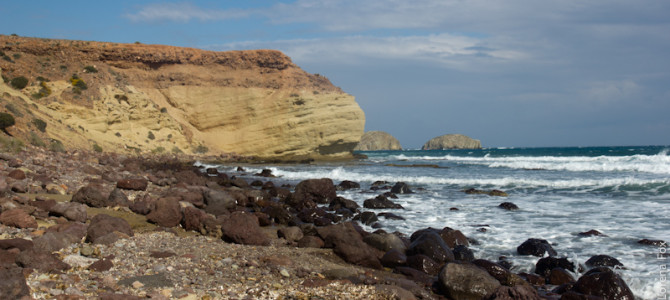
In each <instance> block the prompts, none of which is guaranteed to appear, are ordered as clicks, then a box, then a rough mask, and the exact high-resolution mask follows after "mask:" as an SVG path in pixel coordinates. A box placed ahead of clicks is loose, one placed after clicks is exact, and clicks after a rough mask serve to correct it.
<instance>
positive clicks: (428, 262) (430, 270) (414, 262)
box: [406, 254, 442, 275]
mask: <svg viewBox="0 0 670 300" xmlns="http://www.w3.org/2000/svg"><path fill="white" fill-rule="evenodd" d="M406 264H407V266H408V267H410V268H412V269H416V270H419V271H421V272H424V273H426V274H428V275H437V273H439V272H440V267H441V266H442V265H441V264H438V263H437V262H435V261H434V260H432V259H431V258H430V257H428V256H425V255H423V254H417V255H411V256H408V257H407V262H406Z"/></svg>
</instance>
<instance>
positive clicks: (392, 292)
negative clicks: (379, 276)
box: [375, 284, 416, 300]
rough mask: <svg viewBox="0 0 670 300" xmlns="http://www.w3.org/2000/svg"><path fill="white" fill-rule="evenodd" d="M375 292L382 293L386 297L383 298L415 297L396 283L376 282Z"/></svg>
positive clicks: (413, 298)
mask: <svg viewBox="0 0 670 300" xmlns="http://www.w3.org/2000/svg"><path fill="white" fill-rule="evenodd" d="M375 293H376V294H377V295H383V296H385V297H387V298H385V299H397V300H415V299H416V297H414V294H412V292H410V291H408V290H406V289H404V288H402V287H399V286H397V285H390V284H377V285H375Z"/></svg>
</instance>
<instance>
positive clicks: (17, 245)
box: [0, 238, 33, 251]
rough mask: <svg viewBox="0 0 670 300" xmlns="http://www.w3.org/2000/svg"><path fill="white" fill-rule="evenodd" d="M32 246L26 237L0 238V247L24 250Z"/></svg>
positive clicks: (31, 242)
mask: <svg viewBox="0 0 670 300" xmlns="http://www.w3.org/2000/svg"><path fill="white" fill-rule="evenodd" d="M32 247H33V241H31V240H26V239H19V238H15V239H6V240H0V249H2V250H10V249H18V250H19V251H25V250H28V249H30V248H32Z"/></svg>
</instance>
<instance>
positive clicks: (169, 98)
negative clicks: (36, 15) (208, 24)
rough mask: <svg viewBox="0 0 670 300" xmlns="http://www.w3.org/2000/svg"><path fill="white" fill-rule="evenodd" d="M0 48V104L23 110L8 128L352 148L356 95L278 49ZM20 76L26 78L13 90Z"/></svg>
mask: <svg viewBox="0 0 670 300" xmlns="http://www.w3.org/2000/svg"><path fill="white" fill-rule="evenodd" d="M0 51H2V53H0V54H1V55H0V56H1V57H2V59H0V69H1V72H2V76H3V79H5V80H4V81H5V82H4V83H0V94H1V95H2V98H1V99H0V111H7V109H6V105H7V104H10V105H11V106H13V108H15V109H18V110H23V111H25V112H27V113H28V114H29V115H30V116H28V117H26V118H25V120H18V121H17V123H19V124H17V126H16V128H10V129H9V130H14V131H15V132H14V133H15V134H18V135H21V134H24V135H25V134H27V133H28V132H29V131H31V132H33V133H32V134H33V135H34V134H35V132H37V133H38V134H39V137H40V138H42V139H45V140H51V139H55V140H58V141H62V143H63V144H65V145H66V146H67V147H69V146H71V147H91V145H92V144H97V145H99V146H101V147H102V149H104V150H105V151H107V150H109V151H117V152H119V151H154V152H162V151H175V152H178V151H184V152H187V153H193V152H200V153H202V152H208V153H209V154H219V153H231V152H235V153H237V154H241V155H248V156H255V157H263V158H279V159H282V158H283V159H303V158H316V159H324V158H342V157H347V156H349V155H350V152H351V150H352V149H353V148H354V146H355V145H356V144H357V143H358V141H359V140H360V137H361V135H362V134H363V128H364V124H365V116H364V114H363V111H362V110H361V109H360V107H359V106H358V104H357V103H356V101H355V100H354V97H353V96H351V95H348V94H346V93H344V92H342V91H341V90H340V89H339V88H337V87H335V86H333V85H332V84H331V83H330V81H329V80H328V79H326V78H325V77H323V76H320V75H318V74H314V75H313V74H309V73H307V72H305V71H303V70H301V69H300V68H299V67H297V66H296V65H295V64H293V63H292V62H291V60H290V58H289V57H287V56H285V55H284V54H282V53H281V52H278V51H273V50H254V51H228V52H213V51H204V50H198V49H191V48H179V47H171V46H159V45H142V44H115V43H100V42H82V41H69V40H50V39H36V38H22V37H16V36H0ZM20 76H23V77H25V78H27V79H28V82H29V83H28V86H27V87H25V88H23V89H19V88H16V87H12V86H10V85H11V83H12V81H11V80H12V79H14V78H17V77H20ZM82 82H83V83H82ZM31 119H40V120H43V121H45V122H46V124H47V127H46V131H45V132H38V131H35V130H34V128H33V127H31V122H32V120H31ZM21 124H24V125H26V127H21V126H20V125H21ZM89 149H90V148H89Z"/></svg>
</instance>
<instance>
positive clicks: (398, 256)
mask: <svg viewBox="0 0 670 300" xmlns="http://www.w3.org/2000/svg"><path fill="white" fill-rule="evenodd" d="M380 261H381V263H382V265H383V266H384V267H387V268H395V267H397V266H404V265H406V264H407V256H406V255H405V254H404V253H403V252H400V251H398V250H396V249H391V250H389V251H387V252H386V253H384V256H382V258H381V260H380Z"/></svg>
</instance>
